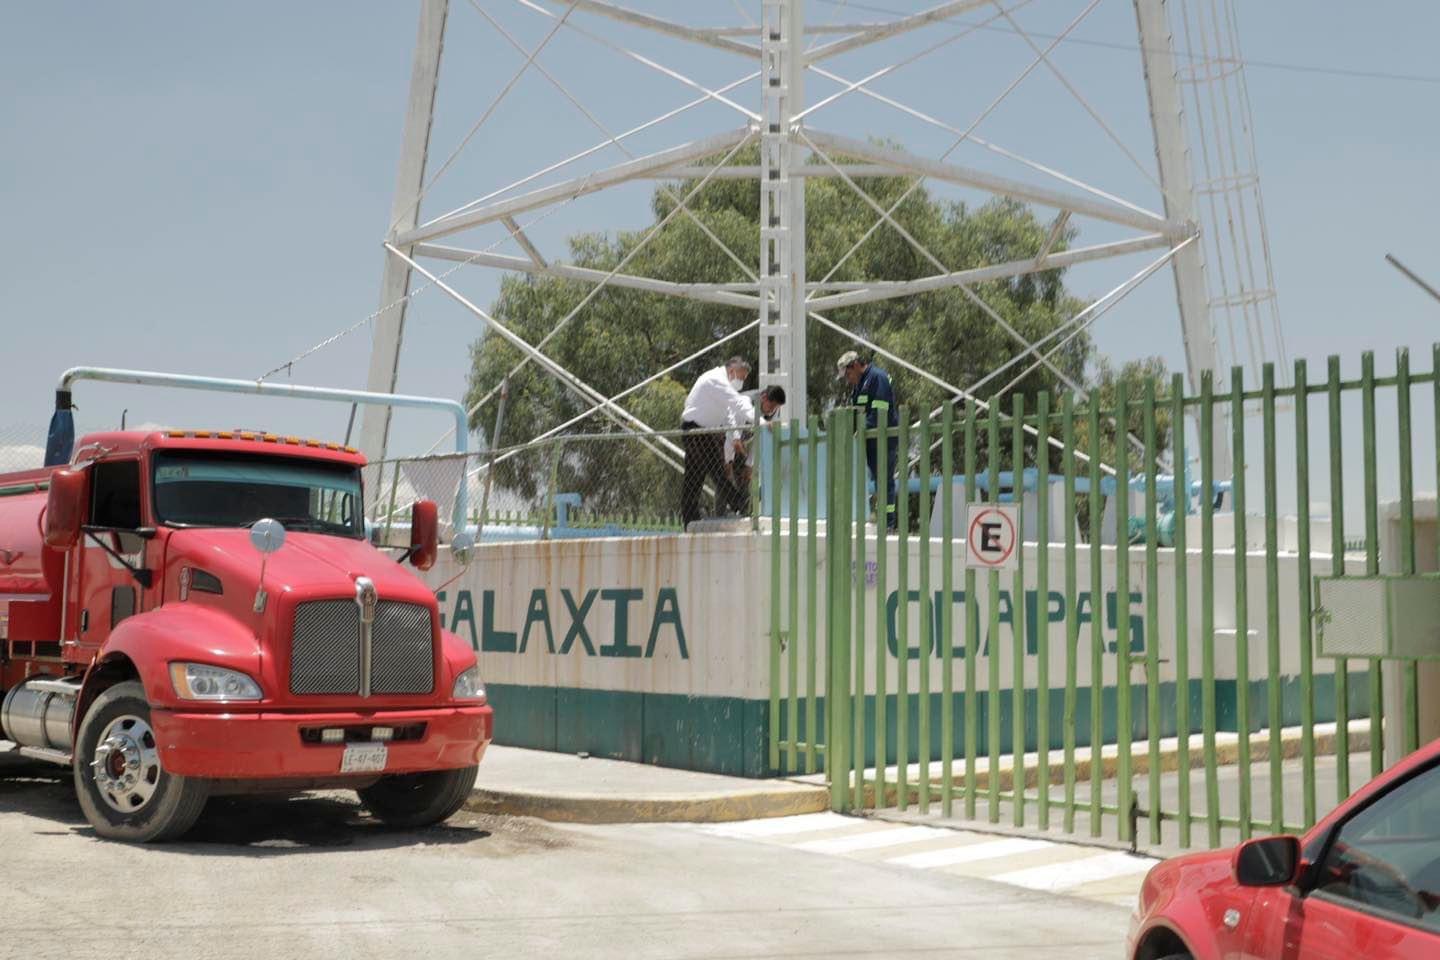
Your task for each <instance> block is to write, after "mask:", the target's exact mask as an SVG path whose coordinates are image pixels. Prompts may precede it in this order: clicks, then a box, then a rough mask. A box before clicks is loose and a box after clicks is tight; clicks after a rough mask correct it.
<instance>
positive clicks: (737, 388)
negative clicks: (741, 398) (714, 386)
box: [730, 380, 745, 393]
mask: <svg viewBox="0 0 1440 960" xmlns="http://www.w3.org/2000/svg"><path fill="white" fill-rule="evenodd" d="M730 386H732V387H734V388H735V392H736V393H739V392H740V388H741V387H743V386H745V381H744V380H731V381H730Z"/></svg>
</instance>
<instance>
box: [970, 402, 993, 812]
mask: <svg viewBox="0 0 1440 960" xmlns="http://www.w3.org/2000/svg"><path fill="white" fill-rule="evenodd" d="M988 412H989V414H990V420H989V422H988V424H987V425H986V426H987V439H988V440H989V443H988V445H987V449H986V451H985V454H986V457H987V458H988V462H989V476H988V477H987V479H988V481H989V490H988V491H986V499H987V500H988V501H989V502H990V503H999V502H1000V398H999V397H992V398H991V400H990V410H989V411H988ZM967 536H968V533H967ZM985 576H986V577H987V578H988V579H989V587H990V629H989V634H988V636H987V637H986V639H985V644H984V649H985V656H986V664H985V666H986V679H987V680H988V684H987V687H988V689H987V690H986V699H985V707H986V710H985V718H986V724H985V726H986V734H987V737H986V739H987V740H988V741H989V747H990V762H989V766H988V767H987V779H986V787H987V792H988V794H989V796H988V799H987V804H988V810H987V811H986V815H987V816H988V817H989V818H990V822H991V823H999V822H1000V643H999V640H1000V571H998V570H989V571H987V572H986V574H985Z"/></svg>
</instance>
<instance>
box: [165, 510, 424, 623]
mask: <svg viewBox="0 0 1440 960" xmlns="http://www.w3.org/2000/svg"><path fill="white" fill-rule="evenodd" d="M167 553H168V556H167V558H166V560H167V566H168V565H171V564H173V563H175V562H176V561H177V560H180V559H182V558H183V559H184V560H186V561H188V562H190V563H193V564H194V565H195V566H197V567H200V568H202V569H204V570H208V571H209V572H211V573H213V574H215V575H216V576H218V577H220V578H221V579H222V580H223V581H225V582H226V585H227V589H228V587H229V584H231V583H234V584H235V585H236V586H241V585H243V586H244V587H246V588H248V589H249V590H252V591H253V590H254V588H255V586H256V585H257V582H258V580H259V578H260V561H261V555H260V553H259V551H257V550H256V549H255V547H254V546H253V545H252V544H251V543H250V531H248V530H243V529H242V530H235V529H228V528H226V529H220V528H210V527H207V528H203V529H200V528H194V529H182V530H176V531H175V532H174V533H173V534H172V535H171V536H170V539H169V545H168V550H167ZM356 577H369V578H370V580H371V581H372V582H373V583H374V584H375V590H376V592H377V593H378V594H379V596H380V597H381V598H383V599H386V600H407V601H409V602H411V603H423V604H427V605H428V604H430V603H432V602H433V601H434V595H433V594H432V593H431V592H430V591H429V590H428V589H427V588H426V587H425V585H424V584H423V583H421V582H420V580H419V579H418V578H417V577H416V576H415V575H414V574H412V573H411V572H410V571H409V570H408V569H406V568H405V567H403V566H401V565H400V564H398V563H396V562H395V561H394V559H392V558H391V557H388V556H386V555H385V554H384V553H382V552H380V551H379V550H377V549H375V548H374V547H372V546H371V545H370V544H368V543H366V542H365V541H363V540H351V539H348V538H345V537H335V536H329V535H326V534H318V533H299V532H296V533H290V534H288V535H287V536H286V538H285V545H284V546H283V547H281V548H280V549H279V550H278V551H276V552H275V553H272V554H270V556H269V557H268V558H266V560H265V584H264V586H265V590H266V592H268V593H270V594H272V595H277V596H278V595H283V594H287V593H291V592H296V593H297V594H298V596H297V597H296V598H295V599H296V600H303V599H310V598H314V597H352V596H354V594H355V578H356Z"/></svg>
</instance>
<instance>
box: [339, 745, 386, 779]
mask: <svg viewBox="0 0 1440 960" xmlns="http://www.w3.org/2000/svg"><path fill="white" fill-rule="evenodd" d="M389 752H390V751H389V748H388V747H386V746H385V744H383V743H349V744H346V745H345V755H344V756H343V757H341V758H340V772H341V773H373V772H374V771H376V770H384V769H385V761H386V759H387V758H388V756H389Z"/></svg>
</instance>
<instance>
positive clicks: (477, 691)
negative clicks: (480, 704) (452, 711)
mask: <svg viewBox="0 0 1440 960" xmlns="http://www.w3.org/2000/svg"><path fill="white" fill-rule="evenodd" d="M450 696H451V698H453V699H455V700H480V701H484V699H485V682H484V681H483V680H481V679H480V664H478V663H477V664H475V666H473V667H471V668H470V669H469V670H466V671H465V672H464V673H462V674H460V676H458V677H456V678H455V686H454V687H452V688H451V690H450Z"/></svg>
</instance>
